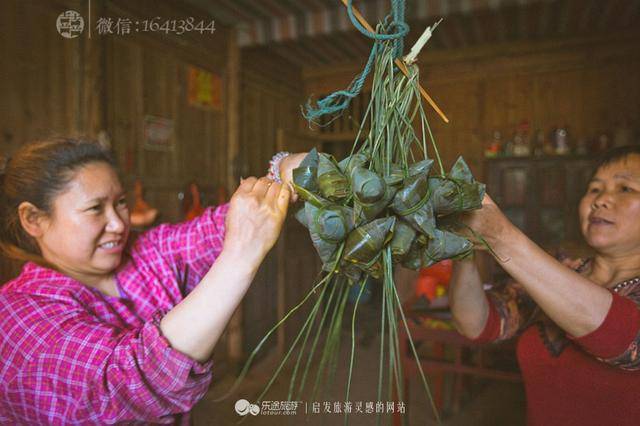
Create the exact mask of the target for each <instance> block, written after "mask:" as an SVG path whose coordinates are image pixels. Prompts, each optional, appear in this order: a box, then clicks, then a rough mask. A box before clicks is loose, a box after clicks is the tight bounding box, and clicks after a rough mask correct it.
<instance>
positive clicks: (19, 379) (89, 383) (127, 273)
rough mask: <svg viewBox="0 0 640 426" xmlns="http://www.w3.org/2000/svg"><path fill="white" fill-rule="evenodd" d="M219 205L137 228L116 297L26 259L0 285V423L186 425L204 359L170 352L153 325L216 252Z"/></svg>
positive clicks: (206, 374)
mask: <svg viewBox="0 0 640 426" xmlns="http://www.w3.org/2000/svg"><path fill="white" fill-rule="evenodd" d="M227 210H228V205H223V206H220V207H218V208H217V209H213V208H208V209H207V210H205V212H204V213H203V214H202V215H201V216H200V217H198V218H196V219H194V220H192V221H190V222H185V223H181V224H175V225H171V224H167V225H161V226H158V227H156V228H154V229H152V230H150V231H148V232H145V233H144V234H142V235H140V236H139V237H138V238H137V239H136V240H135V242H133V243H132V244H131V248H130V249H128V250H127V257H125V260H124V261H123V264H122V265H121V267H120V268H119V269H118V271H117V273H116V281H117V283H118V287H119V291H120V297H111V296H106V295H104V294H103V293H101V292H99V291H98V290H95V289H93V288H90V287H87V286H85V285H83V284H81V283H80V282H78V281H75V280H73V279H72V278H69V277H67V276H65V275H63V274H61V273H59V272H56V271H53V270H51V269H47V268H44V267H41V266H38V265H36V264H33V263H27V264H26V265H25V266H24V268H23V270H22V273H21V274H20V276H19V277H17V278H16V279H15V280H13V281H10V282H9V283H7V284H6V285H4V286H3V287H2V289H1V290H0V423H2V424H29V425H32V424H55V425H61V424H108V423H116V422H118V423H129V424H148V423H151V422H156V423H169V424H171V423H182V424H185V423H188V421H189V419H188V416H189V415H188V412H189V410H190V409H191V408H192V407H193V405H194V404H195V403H196V402H197V401H198V400H199V399H200V398H202V396H203V395H204V394H205V392H206V391H207V388H208V386H209V383H210V381H211V364H212V362H211V361H209V362H207V363H199V362H197V361H195V360H193V359H191V358H189V357H188V356H186V355H184V354H182V353H180V352H178V351H177V350H175V349H172V348H171V346H169V343H168V341H167V340H166V339H165V338H164V336H163V335H162V334H161V332H160V329H159V327H158V324H159V321H160V319H161V318H162V316H163V315H164V314H165V313H166V312H167V311H169V310H170V309H171V308H172V307H174V306H175V305H176V304H178V303H179V302H180V301H181V300H182V299H183V298H184V297H185V295H186V294H187V293H189V291H191V290H192V289H193V288H194V287H195V286H196V285H197V284H198V283H199V282H200V279H201V278H202V277H203V276H204V274H205V273H206V272H207V271H208V270H209V268H210V267H211V265H212V264H213V262H214V261H215V259H216V257H217V256H218V254H219V253H220V251H221V250H222V242H223V239H224V232H225V229H224V220H225V215H226V213H227ZM212 303H214V301H212ZM212 308H213V307H212Z"/></svg>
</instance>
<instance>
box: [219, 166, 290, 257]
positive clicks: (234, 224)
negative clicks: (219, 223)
mask: <svg viewBox="0 0 640 426" xmlns="http://www.w3.org/2000/svg"><path fill="white" fill-rule="evenodd" d="M290 196H291V192H290V189H289V187H288V185H285V184H279V183H277V182H274V181H272V180H270V179H268V178H266V177H262V178H260V179H257V178H255V177H250V178H247V179H244V180H243V181H242V182H241V183H240V187H238V189H237V190H236V192H235V193H234V194H233V196H232V197H231V201H230V206H229V212H228V213H227V219H226V228H227V229H226V234H225V239H224V251H226V252H227V253H229V254H234V255H237V256H239V258H241V259H243V260H245V261H249V262H251V263H253V264H255V263H257V264H260V263H261V262H262V260H263V259H264V257H265V256H266V254H267V253H268V252H269V250H271V248H272V247H273V245H274V244H275V242H276V241H277V240H278V236H279V235H280V231H281V230H282V224H283V222H284V219H285V217H286V215H287V208H288V206H289V198H290Z"/></svg>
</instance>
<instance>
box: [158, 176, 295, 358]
mask: <svg viewBox="0 0 640 426" xmlns="http://www.w3.org/2000/svg"><path fill="white" fill-rule="evenodd" d="M289 198H290V191H289V188H288V186H287V185H286V184H283V185H281V184H278V183H271V181H270V180H269V179H267V178H261V179H256V178H253V177H252V178H248V179H246V180H244V181H243V182H242V184H241V185H240V187H239V188H238V190H237V191H236V193H235V194H234V195H233V197H232V198H231V202H230V207H229V212H228V214H227V220H226V229H227V230H226V235H225V239H224V245H223V249H222V252H221V253H220V256H219V257H218V259H217V260H216V262H215V263H214V264H213V266H212V267H211V269H210V270H209V271H208V272H207V273H206V275H205V276H204V278H203V279H202V281H201V282H200V284H199V285H198V286H196V288H195V289H194V290H193V291H192V292H191V293H190V294H189V295H188V296H187V297H186V298H185V299H184V300H183V301H182V302H180V303H179V304H178V305H176V306H175V307H174V308H173V309H172V310H171V311H169V312H168V313H167V315H165V317H164V318H163V319H162V321H161V323H160V328H161V330H162V333H163V334H164V336H165V337H166V338H167V340H168V341H169V342H170V343H171V346H172V347H173V348H175V349H177V350H179V351H180V352H182V353H184V354H186V355H188V356H190V357H191V358H193V359H196V360H199V361H205V360H207V359H208V358H209V357H210V356H211V352H212V350H213V347H214V346H215V344H216V342H217V341H218V339H219V338H220V335H221V334H222V332H223V330H224V328H225V327H226V325H227V323H228V322H229V319H230V318H231V315H232V314H233V312H234V311H235V309H236V308H237V306H238V304H239V303H240V301H241V300H242V298H243V297H244V295H245V293H246V292H247V290H248V288H249V285H250V284H251V282H252V280H253V278H254V276H255V274H256V272H257V270H258V267H259V266H260V264H261V263H262V261H263V259H264V257H265V256H266V254H267V252H268V251H269V250H270V249H271V247H273V245H274V244H275V242H276V240H277V239H278V236H279V234H280V230H281V228H282V224H283V222H284V219H285V216H286V213H287V208H288V205H289Z"/></svg>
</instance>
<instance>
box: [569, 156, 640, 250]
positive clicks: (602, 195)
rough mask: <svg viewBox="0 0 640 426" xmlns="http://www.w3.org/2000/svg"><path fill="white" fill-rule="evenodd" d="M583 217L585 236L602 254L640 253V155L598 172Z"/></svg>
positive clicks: (585, 200) (584, 202) (585, 198)
mask: <svg viewBox="0 0 640 426" xmlns="http://www.w3.org/2000/svg"><path fill="white" fill-rule="evenodd" d="M579 215H580V227H581V230H582V234H583V235H584V237H585V239H586V241H587V243H588V244H589V245H590V246H591V247H593V248H595V249H596V250H597V251H598V252H600V253H610V254H623V255H625V254H640V155H638V154H631V155H629V156H627V157H625V158H622V159H620V160H618V161H616V162H614V163H611V164H608V165H606V166H605V167H601V168H600V169H598V170H597V171H596V174H595V176H594V177H593V178H592V179H591V181H590V182H589V186H588V188H587V193H586V194H585V195H584V196H583V197H582V200H581V201H580V207H579Z"/></svg>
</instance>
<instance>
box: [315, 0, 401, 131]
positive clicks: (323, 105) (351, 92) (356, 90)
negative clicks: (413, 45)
mask: <svg viewBox="0 0 640 426" xmlns="http://www.w3.org/2000/svg"><path fill="white" fill-rule="evenodd" d="M404 11H405V0H392V1H391V16H387V17H386V18H385V20H384V22H385V25H383V28H382V29H383V30H384V33H382V32H379V33H373V32H371V31H369V30H367V29H366V28H365V27H363V26H362V24H360V22H358V20H357V19H356V16H355V15H354V13H353V0H349V1H348V5H347V14H348V15H349V19H350V20H351V23H352V24H353V26H354V27H356V29H357V30H358V31H360V32H361V33H362V34H364V35H365V36H367V37H369V38H371V39H373V40H374V43H373V47H372V48H371V52H370V53H369V59H367V63H366V64H365V66H364V69H363V70H362V72H361V73H360V74H358V75H357V76H356V77H355V78H354V79H353V80H352V81H351V83H350V84H349V87H347V88H346V89H344V90H338V91H336V92H333V93H332V94H330V95H329V96H326V97H325V98H322V99H320V100H319V101H318V102H317V103H316V106H315V107H314V106H313V105H312V104H311V101H310V100H309V101H307V105H306V107H305V108H304V109H303V111H302V115H303V116H304V118H306V119H307V120H308V121H310V122H314V123H316V124H319V123H318V122H317V120H318V119H319V118H320V117H322V116H323V115H326V114H335V113H337V112H340V111H343V110H345V109H346V108H347V107H348V106H349V103H350V102H351V100H352V99H353V98H355V97H356V96H358V95H359V94H360V92H361V91H362V87H363V86H364V81H365V80H366V78H367V76H368V75H369V72H370V71H371V67H372V66H373V62H374V60H375V58H376V55H377V54H378V51H379V49H380V48H381V45H380V42H381V41H387V40H394V44H395V46H394V49H395V52H394V57H396V58H399V57H400V56H402V52H403V50H404V37H405V36H406V35H407V33H408V32H409V26H408V25H407V23H406V22H405V21H404ZM378 28H380V27H378Z"/></svg>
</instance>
